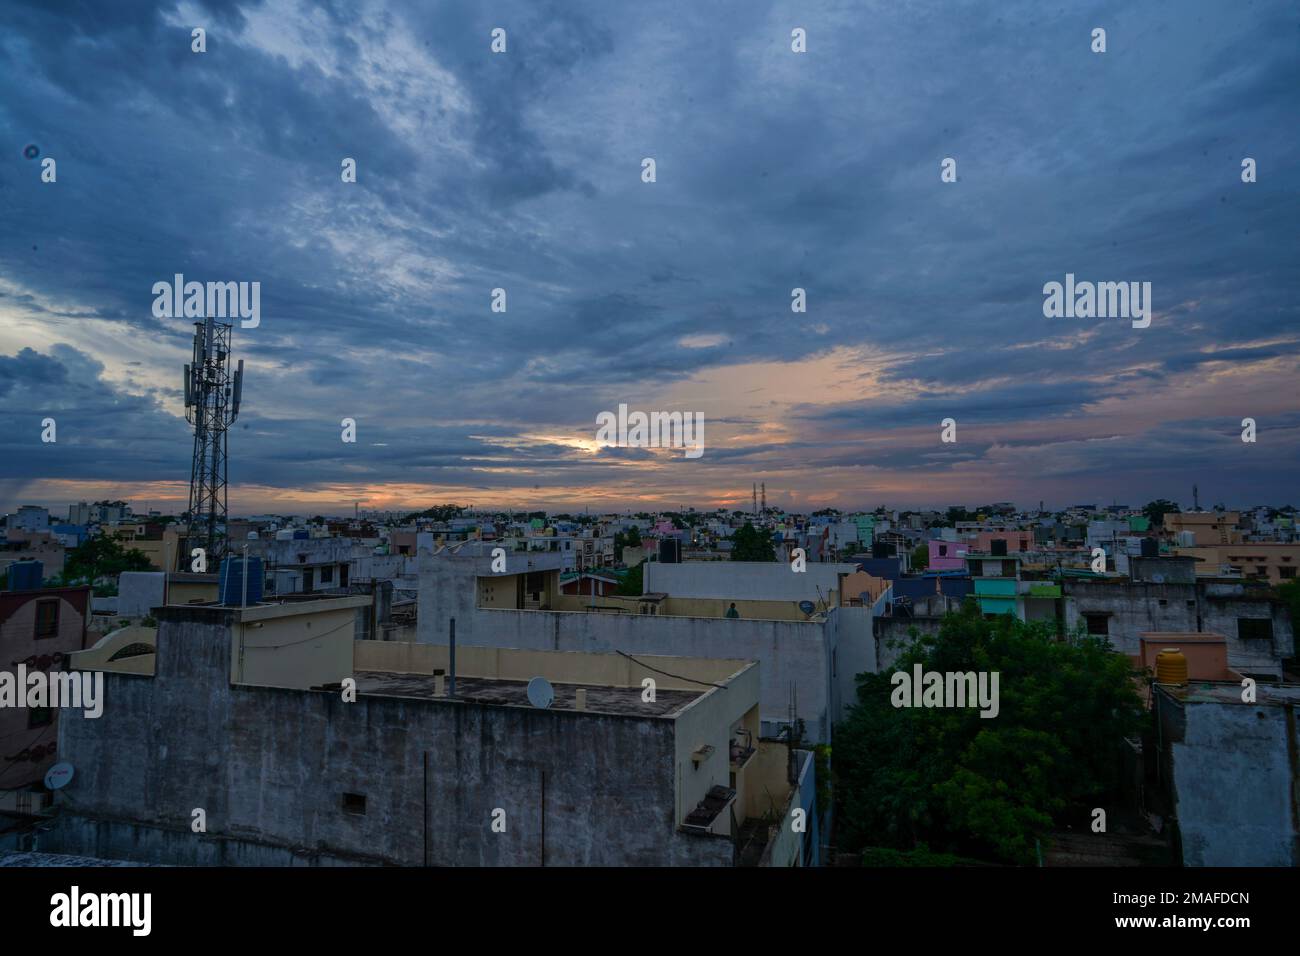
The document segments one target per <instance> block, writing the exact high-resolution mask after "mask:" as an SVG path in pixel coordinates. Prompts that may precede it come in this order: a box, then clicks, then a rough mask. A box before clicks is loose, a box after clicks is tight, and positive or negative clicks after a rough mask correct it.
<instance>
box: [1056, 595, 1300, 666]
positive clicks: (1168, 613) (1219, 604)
mask: <svg viewBox="0 0 1300 956" xmlns="http://www.w3.org/2000/svg"><path fill="white" fill-rule="evenodd" d="M1066 594H1067V597H1068V600H1067V601H1066V607H1065V625H1066V628H1067V629H1069V630H1073V629H1074V628H1075V627H1076V626H1079V625H1081V624H1083V623H1084V615H1085V614H1089V613H1097V614H1100V613H1107V612H1109V613H1110V622H1109V627H1110V640H1111V643H1112V644H1114V646H1115V649H1116V650H1117V651H1119V652H1120V653H1123V654H1137V653H1139V651H1140V647H1141V635H1142V633H1143V632H1145V631H1188V632H1192V631H1212V632H1215V633H1218V634H1222V635H1223V636H1224V637H1225V638H1227V641H1228V663H1229V664H1230V665H1231V666H1232V668H1233V669H1234V670H1237V671H1245V672H1249V673H1258V674H1270V675H1273V676H1275V677H1279V678H1280V677H1281V675H1282V664H1281V662H1282V658H1283V657H1288V656H1290V655H1291V654H1292V653H1293V647H1294V639H1293V636H1292V633H1291V624H1290V621H1289V620H1288V619H1287V616H1286V613H1285V609H1284V608H1283V607H1282V606H1281V605H1280V604H1275V603H1272V602H1269V601H1268V600H1266V599H1263V598H1260V599H1259V600H1250V599H1248V596H1247V595H1246V594H1245V592H1244V591H1243V589H1242V587H1241V586H1240V585H1233V584H1224V585H1212V584H1209V583H1208V582H1203V583H1201V584H1147V583H1134V582H1128V581H1121V580H1116V581H1100V580H1098V581H1090V580H1089V581H1067V583H1066ZM1162 601H1163V602H1164V603H1163V604H1162V603H1161V602H1162ZM1243 617H1245V618H1251V617H1259V618H1269V619H1271V620H1272V622H1273V639H1272V640H1271V641H1269V640H1249V641H1243V640H1241V639H1239V638H1238V636H1237V620H1238V619H1239V618H1243Z"/></svg>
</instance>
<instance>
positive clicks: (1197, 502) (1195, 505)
mask: <svg viewBox="0 0 1300 956" xmlns="http://www.w3.org/2000/svg"><path fill="white" fill-rule="evenodd" d="M1192 510H1193V511H1200V510H1201V491H1200V489H1199V488H1197V487H1196V486H1195V485H1192Z"/></svg>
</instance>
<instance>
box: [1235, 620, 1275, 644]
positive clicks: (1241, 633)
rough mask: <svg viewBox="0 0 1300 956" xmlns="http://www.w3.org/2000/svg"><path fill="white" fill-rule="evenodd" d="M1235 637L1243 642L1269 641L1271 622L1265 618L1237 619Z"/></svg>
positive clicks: (1271, 629) (1271, 631)
mask: <svg viewBox="0 0 1300 956" xmlns="http://www.w3.org/2000/svg"><path fill="white" fill-rule="evenodd" d="M1237 637H1239V638H1240V639H1241V640H1243V641H1271V640H1272V639H1273V621H1272V620H1271V619H1270V618H1267V617H1239V618H1237Z"/></svg>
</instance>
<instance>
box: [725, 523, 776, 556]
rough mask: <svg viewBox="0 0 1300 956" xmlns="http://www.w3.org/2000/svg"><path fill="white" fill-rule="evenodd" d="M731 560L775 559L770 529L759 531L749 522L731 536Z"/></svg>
mask: <svg viewBox="0 0 1300 956" xmlns="http://www.w3.org/2000/svg"><path fill="white" fill-rule="evenodd" d="M731 560H732V561H775V560H776V546H775V545H774V544H773V543H772V534H771V532H770V531H760V530H759V529H757V528H755V527H754V526H753V525H752V524H751V523H750V522H748V521H746V522H745V524H744V526H743V527H741V528H738V529H736V533H735V534H733V535H732V536H731Z"/></svg>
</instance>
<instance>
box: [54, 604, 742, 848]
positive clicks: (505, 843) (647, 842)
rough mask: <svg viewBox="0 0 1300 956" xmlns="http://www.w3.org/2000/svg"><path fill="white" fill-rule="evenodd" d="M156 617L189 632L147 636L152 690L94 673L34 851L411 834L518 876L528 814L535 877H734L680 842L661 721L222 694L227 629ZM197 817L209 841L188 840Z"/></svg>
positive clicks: (69, 726)
mask: <svg viewBox="0 0 1300 956" xmlns="http://www.w3.org/2000/svg"><path fill="white" fill-rule="evenodd" d="M172 613H173V615H174V616H178V617H183V618H188V619H186V620H184V621H183V622H180V623H178V622H177V621H175V620H171V621H168V622H165V625H164V627H163V628H162V629H160V632H159V640H158V664H157V677H156V678H153V679H150V678H143V677H135V676H131V675H122V674H105V675H104V693H105V707H104V713H103V716H102V717H100V718H99V719H98V720H87V719H85V718H83V717H81V716H80V714H79V713H78V714H77V715H76V716H69V715H65V719H64V721H62V722H61V732H60V744H61V746H62V747H63V748H65V749H64V750H63V751H62V758H63V759H67V760H70V761H71V762H72V763H73V764H74V765H75V766H76V767H77V776H76V779H75V780H74V781H73V783H72V784H71V785H70V787H69V788H68V792H67V794H66V799H63V800H61V802H62V819H61V822H60V825H59V826H58V827H56V828H55V830H54V831H53V832H52V833H51V834H50V835H49V836H47V837H46V842H45V843H44V844H43V845H42V849H46V850H58V851H60V852H74V853H84V854H91V855H95V856H102V857H107V858H115V857H117V858H123V859H138V860H148V861H161V862H168V863H182V864H185V863H194V864H208V863H227V864H245V863H247V864H271V865H277V864H278V865H284V864H290V863H295V862H296V863H308V864H327V863H392V864H403V865H421V864H422V863H424V862H425V851H424V846H425V840H426V838H427V841H428V847H429V850H428V856H427V860H428V862H429V863H431V864H442V865H448V864H449V865H489V866H494V865H524V866H528V865H538V864H540V863H541V862H542V853H543V837H542V827H543V819H544V825H545V831H546V843H545V854H546V863H547V865H651V866H653V865H680V866H695V865H730V864H731V862H732V852H733V851H732V846H731V843H730V842H729V841H727V840H724V839H717V838H708V837H693V836H688V835H685V834H681V833H678V832H677V831H676V828H675V825H674V794H675V789H674V781H673V775H674V738H673V723H672V721H670V720H665V719H657V718H643V717H630V716H611V715H601V714H592V713H574V712H570V711H558V710H534V709H532V708H522V707H518V708H517V707H494V706H485V705H476V704H471V703H464V702H457V701H413V700H402V699H395V698H384V697H368V696H361V697H359V698H358V700H357V701H356V702H355V703H351V704H347V703H344V702H343V701H342V699H341V696H340V695H339V694H337V693H331V692H323V691H302V690H286V689H281V688H272V687H245V686H233V687H232V686H231V685H230V684H229V677H228V675H229V668H230V640H229V636H228V630H227V628H228V627H229V620H230V618H231V615H228V614H226V615H220V616H221V617H222V618H224V619H225V620H224V622H222V623H211V621H212V617H213V615H214V612H213V611H211V610H208V611H197V610H196V611H173V612H172ZM426 756H427V760H428V787H427V790H426V788H425V785H424V765H425V760H426ZM543 777H545V795H544V796H543ZM345 793H352V794H363V795H364V796H365V798H366V810H365V813H364V815H362V814H355V813H350V812H348V811H346V810H344V808H343V795H344V794H345ZM196 807H201V808H203V809H204V810H205V811H206V814H207V831H208V832H207V833H206V834H194V833H191V832H190V823H191V812H192V810H193V809H194V808H196ZM498 807H499V808H501V809H504V810H505V812H506V827H507V829H506V832H505V833H493V832H492V829H491V824H492V811H493V809H494V808H498Z"/></svg>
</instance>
